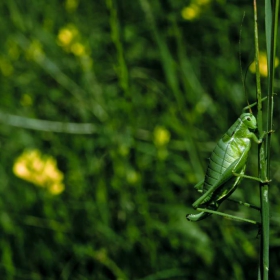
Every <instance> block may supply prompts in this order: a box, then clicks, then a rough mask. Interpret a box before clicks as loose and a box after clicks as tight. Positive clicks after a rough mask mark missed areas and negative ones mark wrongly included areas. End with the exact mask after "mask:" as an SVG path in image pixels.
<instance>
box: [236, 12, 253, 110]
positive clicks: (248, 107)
mask: <svg viewBox="0 0 280 280" xmlns="http://www.w3.org/2000/svg"><path fill="white" fill-rule="evenodd" d="M245 15H246V13H245V11H244V12H243V17H242V20H241V25H240V31H239V42H238V52H239V66H240V75H241V82H242V87H243V92H244V95H245V98H246V101H247V105H248V106H246V107H245V108H244V109H243V111H245V110H247V109H249V112H250V113H251V114H252V110H251V105H250V103H249V101H248V92H247V90H246V85H245V80H246V76H247V73H248V70H249V66H248V67H247V69H246V71H245V75H243V68H242V62H241V38H242V25H243V22H244V18H245Z"/></svg>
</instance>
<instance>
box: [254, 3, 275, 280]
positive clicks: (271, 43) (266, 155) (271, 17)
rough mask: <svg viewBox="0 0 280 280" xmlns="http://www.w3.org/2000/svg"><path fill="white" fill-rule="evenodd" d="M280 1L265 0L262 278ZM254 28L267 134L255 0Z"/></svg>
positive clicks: (263, 277) (264, 273)
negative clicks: (264, 97) (266, 80)
mask: <svg viewBox="0 0 280 280" xmlns="http://www.w3.org/2000/svg"><path fill="white" fill-rule="evenodd" d="M278 10H279V0H276V1H271V0H266V1H265V25H266V48H267V61H268V65H267V68H268V83H267V86H268V88H267V100H268V102H267V114H266V120H265V122H266V124H267V128H266V131H267V132H268V133H267V134H266V139H265V140H266V141H265V145H260V147H259V156H258V158H259V176H260V178H261V179H262V180H263V181H264V182H265V183H260V204H261V240H260V262H259V270H258V279H260V280H268V273H269V199H268V193H269V181H270V141H271V132H272V124H273V122H272V121H273V88H274V85H273V83H274V63H275V62H274V61H275V52H276V36H277V24H278ZM254 22H255V25H254V27H255V28H254V29H255V63H256V85H257V101H258V116H257V120H258V130H259V134H260V135H263V114H262V102H261V99H262V96H261V85H260V71H259V46H258V26H257V5H256V0H254Z"/></svg>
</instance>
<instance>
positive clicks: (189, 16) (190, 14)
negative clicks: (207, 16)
mask: <svg viewBox="0 0 280 280" xmlns="http://www.w3.org/2000/svg"><path fill="white" fill-rule="evenodd" d="M199 14H200V8H199V7H198V6H197V5H193V4H192V5H190V6H188V7H185V8H184V9H183V10H182V18H183V19H185V20H193V19H195V18H197V17H198V16H199Z"/></svg>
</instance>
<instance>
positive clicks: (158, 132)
mask: <svg viewBox="0 0 280 280" xmlns="http://www.w3.org/2000/svg"><path fill="white" fill-rule="evenodd" d="M169 140H170V132H169V131H168V130H167V129H165V128H164V127H161V126H157V127H156V128H155V130H154V143H155V145H156V146H157V147H162V146H165V145H166V144H168V142H169Z"/></svg>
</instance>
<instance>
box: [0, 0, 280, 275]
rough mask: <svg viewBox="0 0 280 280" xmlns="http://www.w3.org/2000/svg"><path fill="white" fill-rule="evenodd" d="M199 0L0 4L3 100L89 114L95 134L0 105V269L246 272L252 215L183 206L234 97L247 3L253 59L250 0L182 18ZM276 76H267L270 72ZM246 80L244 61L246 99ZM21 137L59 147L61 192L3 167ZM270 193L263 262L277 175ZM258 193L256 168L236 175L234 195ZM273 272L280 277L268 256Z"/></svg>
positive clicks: (248, 197)
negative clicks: (38, 124)
mask: <svg viewBox="0 0 280 280" xmlns="http://www.w3.org/2000/svg"><path fill="white" fill-rule="evenodd" d="M195 2H198V1H188V2H186V1H179V0H177V1H148V0H139V1H116V0H115V1H114V0H107V1H75V0H67V1H66V2H62V1H57V0H51V1H47V2H46V1H43V0H36V1H29V2H28V4H27V3H26V2H25V1H14V0H12V1H2V2H1V3H0V8H1V9H0V33H1V37H2V40H1V42H2V44H1V45H0V70H1V72H0V74H1V75H0V89H1V90H0V92H1V101H2V102H1V108H0V110H1V112H6V113H9V114H14V115H19V116H24V117H29V118H34V119H44V120H49V121H59V122H72V123H73V122H74V123H92V124H93V125H94V126H95V129H94V133H92V134H88V135H79V134H64V133H54V132H51V131H37V130H27V129H24V128H16V127H13V126H10V125H9V123H8V122H7V121H5V120H3V119H1V122H2V124H1V127H0V135H1V137H0V145H1V147H2V149H1V162H0V175H1V182H0V192H1V196H0V207H1V210H2V211H1V214H0V232H1V236H0V244H1V245H0V248H1V250H0V260H1V261H0V263H1V265H0V274H1V279H2V278H3V279H80V280H82V279H101V280H103V279H104V280H105V279H142V280H144V279H145V280H148V279H149V280H155V279H255V278H256V274H255V268H256V266H257V263H258V249H259V248H258V246H259V245H258V244H259V240H258V237H257V235H258V228H256V226H255V225H247V224H243V223H236V222H234V221H230V220H225V219H223V218H222V217H219V216H217V217H214V216H212V217H211V218H208V219H206V220H205V221H202V222H200V223H197V224H195V223H190V222H187V221H186V219H185V215H186V214H187V213H190V212H192V211H193V210H192V209H191V204H192V202H193V201H195V200H196V198H197V197H198V196H199V194H198V193H197V192H196V190H195V189H194V188H193V186H194V185H195V184H196V183H197V182H198V181H200V180H201V179H202V178H203V174H204V171H205V168H206V164H207V158H208V157H209V155H210V153H211V150H212V149H213V147H214V144H215V142H216V140H217V139H219V138H220V137H221V135H222V134H223V133H224V132H225V131H226V130H227V129H228V127H229V126H230V125H231V124H232V123H233V122H234V121H235V120H236V118H237V117H238V116H239V115H240V113H241V111H242V108H243V107H244V106H246V100H245V94H244V91H243V87H242V82H241V76H240V67H239V64H240V62H239V33H240V28H241V27H240V26H241V21H242V17H243V11H244V10H245V11H246V17H245V20H244V22H243V25H242V38H241V43H240V49H241V63H242V65H243V72H245V70H244V69H246V67H247V66H249V64H250V63H251V62H252V61H253V59H254V47H253V44H254V33H253V30H254V29H253V8H252V6H251V3H250V4H247V3H245V2H244V1H237V2H236V3H234V4H233V3H231V2H227V3H226V2H224V1H208V3H207V1H204V2H205V3H206V4H204V5H203V7H201V8H200V10H199V11H200V12H199V16H198V17H197V18H194V19H193V20H187V19H184V18H183V17H182V11H183V9H184V8H185V7H186V6H189V5H194V3H195ZM201 2H203V1H201ZM262 10H263V9H262V7H261V6H259V11H260V15H259V19H261V22H260V24H259V26H260V34H264V33H263V32H264V30H263V29H264V28H262V26H264V25H263V23H262V19H263V18H264V15H263V14H262V13H263V12H262ZM260 37H261V36H260ZM263 37H264V36H263ZM264 40H265V38H262V37H261V38H260V49H261V50H263V51H264V50H265V44H264ZM275 77H276V86H277V85H279V81H278V83H277V79H279V74H278V73H277V70H276V73H275ZM254 83H255V80H254V75H253V74H250V73H249V72H248V74H247V77H246V86H247V90H248V95H249V102H253V101H254V96H255V94H254V91H255V86H254ZM275 99H276V102H278V100H277V97H276V98H275ZM216 100H219V102H217V101H216ZM278 117H279V110H278V109H276V111H275V119H277V118H278ZM276 128H277V123H276V127H275V129H276ZM277 137H278V136H277V133H275V135H273V138H272V150H273V151H275V153H274V154H273V156H272V157H271V164H272V170H271V174H272V179H273V181H274V182H275V184H274V185H276V184H277V182H279V181H280V177H279V175H278V174H279V172H278V171H279V169H280V165H279V162H278V158H279V153H280V150H279V145H278V138H277ZM26 148H34V149H38V150H40V151H41V152H42V153H44V154H49V155H51V156H53V157H54V158H56V160H57V165H58V167H59V169H60V170H61V171H62V172H63V173H64V184H65V191H64V192H63V193H61V194H60V195H57V196H53V195H51V194H50V193H48V192H46V191H45V190H44V189H42V188H38V187H36V186H34V185H32V184H31V183H28V182H26V181H23V180H21V179H19V178H17V177H16V176H15V175H14V174H13V164H14V161H15V160H16V159H17V158H18V157H19V156H20V154H22V152H23V151H24V150H25V149H26ZM256 152H257V149H256V148H254V147H252V152H251V155H250V157H249V161H248V167H247V174H248V175H252V176H256V169H257V164H256V159H257V155H256ZM270 193H271V198H272V199H271V200H272V204H273V205H275V206H272V207H271V208H272V209H271V213H272V224H271V228H272V235H271V239H272V240H271V260H270V263H271V265H270V266H271V268H273V267H277V264H278V262H279V261H278V246H279V240H278V239H277V238H278V237H277V236H278V235H279V230H278V226H277V225H278V223H279V217H278V216H277V214H275V213H277V212H278V211H279V207H278V206H277V197H278V193H277V189H276V188H271V192H270ZM258 195H259V191H258V188H257V185H256V184H255V182H251V181H249V180H243V181H242V183H241V185H240V187H239V189H238V190H237V191H236V195H235V196H236V197H237V198H239V199H240V200H244V201H248V202H251V203H253V204H259V201H258ZM244 208H245V207H241V206H238V205H235V204H231V203H230V202H225V203H224V205H222V206H221V207H220V210H221V211H224V212H227V213H230V214H234V215H239V216H242V217H245V218H250V219H255V218H257V217H258V214H257V213H255V210H251V209H246V208H245V209H244ZM270 275H271V279H279V277H280V275H279V271H277V269H275V270H274V269H271V274H270Z"/></svg>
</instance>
